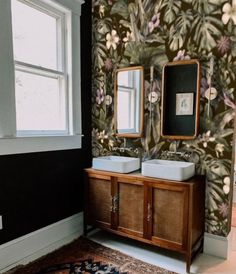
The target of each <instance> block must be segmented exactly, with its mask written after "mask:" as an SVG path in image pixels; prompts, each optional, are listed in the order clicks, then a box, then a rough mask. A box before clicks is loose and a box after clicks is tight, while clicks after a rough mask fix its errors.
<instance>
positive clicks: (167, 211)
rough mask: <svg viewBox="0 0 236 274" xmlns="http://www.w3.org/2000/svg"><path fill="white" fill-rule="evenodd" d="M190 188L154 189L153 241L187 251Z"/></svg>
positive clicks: (152, 206)
mask: <svg viewBox="0 0 236 274" xmlns="http://www.w3.org/2000/svg"><path fill="white" fill-rule="evenodd" d="M188 205H189V203H188V188H187V187H184V186H180V187H178V186H174V187H173V186H172V187H171V186H161V187H153V188H152V204H151V205H150V207H151V208H152V238H151V239H152V241H154V242H156V243H157V244H159V245H160V246H163V247H167V248H171V249H173V250H185V248H186V245H187V239H188V235H187V234H188V229H187V228H188V219H189V217H188Z"/></svg>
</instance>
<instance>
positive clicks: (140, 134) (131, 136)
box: [114, 66, 144, 138]
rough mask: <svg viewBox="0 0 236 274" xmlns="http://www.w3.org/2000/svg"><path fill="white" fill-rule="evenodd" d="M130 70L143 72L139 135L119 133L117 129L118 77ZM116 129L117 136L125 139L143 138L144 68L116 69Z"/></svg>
mask: <svg viewBox="0 0 236 274" xmlns="http://www.w3.org/2000/svg"><path fill="white" fill-rule="evenodd" d="M130 70H140V71H141V91H140V107H141V109H140V121H139V129H140V130H139V132H138V133H128V132H127V133H118V129H117V112H118V101H117V98H118V96H117V95H118V89H117V78H118V77H117V75H118V73H119V72H122V71H130ZM114 127H115V132H116V136H118V137H124V138H126V137H127V138H140V137H142V136H143V129H144V68H143V66H133V67H124V68H119V69H116V71H115V84H114Z"/></svg>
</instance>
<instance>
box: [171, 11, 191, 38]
mask: <svg viewBox="0 0 236 274" xmlns="http://www.w3.org/2000/svg"><path fill="white" fill-rule="evenodd" d="M192 21H193V14H192V12H191V10H190V9H188V10H187V11H181V12H180V13H179V14H178V16H177V19H176V21H175V28H176V32H179V33H180V34H181V35H185V34H186V33H187V32H188V30H189V29H190V27H191V24H192Z"/></svg>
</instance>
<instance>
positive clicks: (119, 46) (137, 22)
mask: <svg viewBox="0 0 236 274" xmlns="http://www.w3.org/2000/svg"><path fill="white" fill-rule="evenodd" d="M92 3H93V6H92V14H93V33H92V34H93V44H92V50H93V54H92V60H93V68H92V75H93V95H92V100H93V103H92V115H93V117H92V127H93V130H92V136H93V156H101V155H110V154H113V155H126V156H134V157H142V159H143V160H145V159H151V158H163V159H164V158H167V154H166V153H165V151H167V150H174V149H177V151H182V152H186V153H188V154H189V155H190V158H188V159H181V157H179V156H177V155H175V156H172V158H171V159H177V160H187V161H191V162H194V163H195V164H196V167H197V173H198V174H205V175H206V178H207V184H206V221H205V225H206V227H205V230H206V232H209V233H212V234H216V235H221V236H227V234H228V233H229V231H230V219H231V199H232V182H231V179H230V174H231V165H232V143H233V127H234V115H235V95H236V94H235V87H236V0H232V1H231V0H230V1H226V0H175V1H174V0H157V1H153V0H130V1H128V0H93V2H92ZM184 59H199V60H200V63H201V67H202V76H201V77H202V78H201V99H200V132H199V135H198V137H197V138H196V139H194V140H190V141H180V140H176V141H173V140H172V141H171V140H164V139H162V138H161V136H160V101H161V71H162V67H163V65H164V64H165V63H166V62H168V61H173V60H184ZM131 65H142V66H144V68H145V106H144V107H145V119H144V120H145V121H144V122H145V132H144V137H143V138H138V139H122V138H117V137H116V136H115V132H114V104H113V102H114V92H113V87H114V86H113V85H114V72H115V70H116V69H117V68H120V67H125V66H131ZM151 66H154V69H155V71H154V83H153V85H151V83H150V67H151ZM210 91H211V92H210Z"/></svg>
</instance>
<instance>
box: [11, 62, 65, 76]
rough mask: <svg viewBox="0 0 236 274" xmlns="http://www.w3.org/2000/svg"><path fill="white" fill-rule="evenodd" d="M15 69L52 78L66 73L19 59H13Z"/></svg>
mask: <svg viewBox="0 0 236 274" xmlns="http://www.w3.org/2000/svg"><path fill="white" fill-rule="evenodd" d="M15 69H17V70H19V71H23V72H28V73H31V74H36V75H40V76H45V77H50V78H54V79H58V78H59V77H60V76H63V77H65V75H66V73H65V72H61V71H57V70H53V69H47V68H44V67H39V66H35V65H32V64H27V63H24V62H20V61H15Z"/></svg>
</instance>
